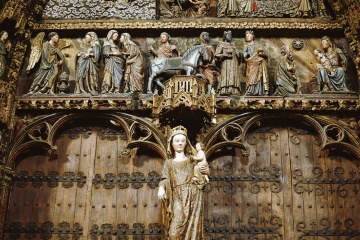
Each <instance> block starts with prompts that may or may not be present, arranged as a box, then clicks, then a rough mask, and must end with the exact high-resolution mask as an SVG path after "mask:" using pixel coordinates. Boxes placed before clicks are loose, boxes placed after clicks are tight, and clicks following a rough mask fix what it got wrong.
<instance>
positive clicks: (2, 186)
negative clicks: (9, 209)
mask: <svg viewBox="0 0 360 240" xmlns="http://www.w3.org/2000/svg"><path fill="white" fill-rule="evenodd" d="M14 175H15V173H14V171H13V170H12V169H11V168H9V167H5V166H0V238H2V232H3V231H2V230H3V228H4V221H5V215H6V206H7V201H8V195H9V188H10V184H11V182H12V178H13V177H14Z"/></svg>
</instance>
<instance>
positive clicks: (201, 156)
mask: <svg viewBox="0 0 360 240" xmlns="http://www.w3.org/2000/svg"><path fill="white" fill-rule="evenodd" d="M195 148H196V151H197V155H196V156H192V159H193V160H194V161H195V163H196V164H195V166H194V177H193V180H194V181H200V182H204V180H205V182H206V183H208V182H209V176H208V175H206V174H202V173H201V172H200V168H201V167H203V166H206V167H207V166H208V163H207V161H206V157H205V153H204V151H203V148H204V144H203V143H202V142H198V143H196V145H195Z"/></svg>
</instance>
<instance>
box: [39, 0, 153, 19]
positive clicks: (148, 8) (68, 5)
mask: <svg viewBox="0 0 360 240" xmlns="http://www.w3.org/2000/svg"><path fill="white" fill-rule="evenodd" d="M103 18H118V19H154V18H155V0H145V1H129V0H120V1H108V0H75V1H71V0H62V1H58V0H50V1H49V2H48V4H47V5H46V7H45V9H44V11H43V19H89V20H90V19H103Z"/></svg>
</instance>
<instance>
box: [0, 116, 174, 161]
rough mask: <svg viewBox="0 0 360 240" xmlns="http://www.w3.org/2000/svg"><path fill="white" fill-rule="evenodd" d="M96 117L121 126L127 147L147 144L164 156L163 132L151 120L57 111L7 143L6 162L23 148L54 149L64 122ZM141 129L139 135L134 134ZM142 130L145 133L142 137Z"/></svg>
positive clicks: (24, 149) (16, 156)
mask: <svg viewBox="0 0 360 240" xmlns="http://www.w3.org/2000/svg"><path fill="white" fill-rule="evenodd" d="M90 118H91V119H98V120H99V121H104V120H105V121H111V122H112V123H113V124H114V125H116V126H121V127H123V129H124V131H125V134H126V136H127V139H128V140H127V141H128V142H127V148H130V149H131V148H135V147H142V146H143V147H149V148H150V149H153V150H154V151H155V152H157V153H158V154H159V155H160V156H161V158H162V159H164V160H165V159H166V158H167V155H166V139H165V137H164V136H163V135H162V133H161V132H160V131H159V130H158V129H157V128H155V127H154V126H153V125H152V124H151V123H150V122H148V121H146V120H144V119H143V118H139V117H136V116H133V115H129V114H126V113H119V112H115V113H102V114H98V115H96V114H94V112H84V113H56V114H52V115H49V116H46V117H43V118H40V119H37V120H36V121H34V122H32V123H31V124H29V125H28V126H26V127H25V128H24V129H23V130H21V132H20V133H19V134H18V135H17V137H16V138H15V139H14V140H13V142H12V143H11V144H10V146H9V148H8V150H7V152H6V155H5V159H6V165H7V166H13V165H14V164H15V161H16V159H17V158H18V157H19V156H20V155H21V154H22V153H24V152H25V151H26V150H28V149H31V148H35V147H40V148H44V149H46V150H48V151H50V153H51V152H53V151H56V147H55V146H54V143H55V136H56V134H57V133H58V131H59V130H60V129H61V127H62V126H64V125H65V124H66V123H69V122H70V121H73V122H74V121H75V122H80V121H81V120H84V119H90ZM138 131H142V134H137V132H138ZM143 133H145V136H143V135H144V134H143Z"/></svg>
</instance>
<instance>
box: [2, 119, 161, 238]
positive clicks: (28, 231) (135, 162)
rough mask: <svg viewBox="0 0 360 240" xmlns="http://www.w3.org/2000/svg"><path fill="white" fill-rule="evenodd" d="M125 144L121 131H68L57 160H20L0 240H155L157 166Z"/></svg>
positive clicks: (147, 153)
mask: <svg viewBox="0 0 360 240" xmlns="http://www.w3.org/2000/svg"><path fill="white" fill-rule="evenodd" d="M126 140H127V136H126V134H125V133H124V131H123V129H121V128H120V127H114V126H112V127H111V126H106V125H104V126H102V127H91V126H85V127H73V128H69V130H66V131H63V132H62V133H61V134H60V135H59V136H58V138H57V140H56V146H57V148H58V150H57V152H58V156H57V158H56V159H50V158H49V157H47V156H46V155H45V154H44V152H41V151H40V150H39V151H38V152H37V150H33V151H32V152H31V154H29V155H28V156H24V157H23V159H22V160H19V164H18V165H17V167H16V178H15V181H14V185H13V188H12V192H11V196H10V200H9V205H8V206H9V207H8V212H7V219H6V226H7V227H6V229H5V239H160V237H161V236H162V234H163V230H162V228H161V211H160V207H161V206H160V205H159V203H158V200H157V186H158V181H159V172H160V171H161V168H162V162H163V160H162V159H160V157H159V156H157V155H156V154H154V152H153V151H151V150H150V149H134V150H131V151H128V150H126V149H125V147H126Z"/></svg>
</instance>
